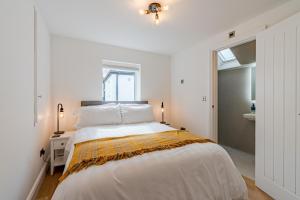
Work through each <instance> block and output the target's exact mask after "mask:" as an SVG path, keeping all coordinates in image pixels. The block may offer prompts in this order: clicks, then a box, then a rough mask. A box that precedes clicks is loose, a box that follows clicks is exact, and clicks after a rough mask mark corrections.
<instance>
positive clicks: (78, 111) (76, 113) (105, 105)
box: [73, 103, 119, 117]
mask: <svg viewBox="0 0 300 200" xmlns="http://www.w3.org/2000/svg"><path fill="white" fill-rule="evenodd" d="M117 105H119V104H116V103H107V104H102V105H95V106H84V107H80V108H78V109H76V110H75V111H74V112H73V115H74V116H75V117H78V115H79V113H80V112H81V111H82V110H93V109H96V108H106V107H115V106H117Z"/></svg>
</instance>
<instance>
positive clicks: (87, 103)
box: [81, 101, 148, 106]
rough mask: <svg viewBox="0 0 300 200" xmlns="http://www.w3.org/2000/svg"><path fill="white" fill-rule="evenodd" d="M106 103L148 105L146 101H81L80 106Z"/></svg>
mask: <svg viewBox="0 0 300 200" xmlns="http://www.w3.org/2000/svg"><path fill="white" fill-rule="evenodd" d="M108 103H120V104H148V101H81V106H98V105H103V104H108Z"/></svg>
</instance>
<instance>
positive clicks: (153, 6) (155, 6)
mask: <svg viewBox="0 0 300 200" xmlns="http://www.w3.org/2000/svg"><path fill="white" fill-rule="evenodd" d="M167 10H169V6H168V5H166V6H161V4H160V3H156V2H154V3H150V4H149V6H148V9H147V10H140V11H139V12H140V14H141V15H149V14H155V18H154V21H155V24H157V25H158V24H159V22H160V18H159V13H160V12H162V11H167Z"/></svg>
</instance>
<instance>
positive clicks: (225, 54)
mask: <svg viewBox="0 0 300 200" xmlns="http://www.w3.org/2000/svg"><path fill="white" fill-rule="evenodd" d="M219 57H220V58H221V60H222V61H223V62H228V61H232V60H235V59H236V58H235V56H234V55H233V53H232V51H231V50H230V49H224V50H222V51H219Z"/></svg>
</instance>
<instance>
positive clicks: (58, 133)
mask: <svg viewBox="0 0 300 200" xmlns="http://www.w3.org/2000/svg"><path fill="white" fill-rule="evenodd" d="M54 134H55V135H61V134H64V131H56V132H54Z"/></svg>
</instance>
